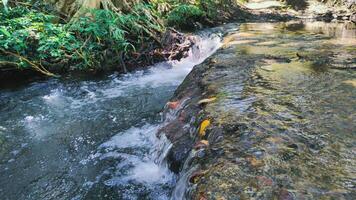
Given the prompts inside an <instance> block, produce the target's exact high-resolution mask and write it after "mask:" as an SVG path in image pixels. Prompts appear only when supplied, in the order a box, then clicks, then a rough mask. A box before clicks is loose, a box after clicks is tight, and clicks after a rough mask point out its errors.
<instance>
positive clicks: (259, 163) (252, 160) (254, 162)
mask: <svg viewBox="0 0 356 200" xmlns="http://www.w3.org/2000/svg"><path fill="white" fill-rule="evenodd" d="M247 160H248V161H249V162H250V164H251V165H252V166H253V167H262V166H263V165H264V163H263V161H262V160H258V159H256V158H255V157H248V158H247Z"/></svg>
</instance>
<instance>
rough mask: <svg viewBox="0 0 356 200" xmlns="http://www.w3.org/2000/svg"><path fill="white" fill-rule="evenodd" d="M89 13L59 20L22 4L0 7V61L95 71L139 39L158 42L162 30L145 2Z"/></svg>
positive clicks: (127, 51)
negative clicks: (120, 9)
mask: <svg viewBox="0 0 356 200" xmlns="http://www.w3.org/2000/svg"><path fill="white" fill-rule="evenodd" d="M89 12H90V13H91V16H86V17H80V18H79V19H77V20H75V21H72V22H71V23H69V24H63V23H58V21H59V19H58V18H57V17H56V16H54V15H51V14H44V13H42V12H39V11H37V10H34V9H29V8H26V7H16V8H13V9H11V10H9V12H3V11H1V14H0V20H1V21H0V49H1V50H2V55H1V52H0V60H6V61H12V62H15V63H16V64H17V66H18V67H20V68H27V67H33V65H31V64H29V63H28V62H25V61H24V59H23V58H27V59H28V60H31V63H34V64H36V65H42V64H43V63H47V64H49V65H48V66H53V65H55V64H60V65H63V66H62V67H64V66H71V68H72V69H97V68H99V67H100V66H101V63H103V62H105V61H106V60H108V55H111V59H112V61H113V62H115V61H116V62H117V61H119V59H124V58H123V56H125V55H127V54H128V53H130V52H133V51H135V49H136V47H138V46H140V45H141V43H144V42H148V41H152V39H153V41H155V40H157V41H158V39H157V38H156V36H155V35H157V34H158V33H161V32H163V31H164V27H163V25H161V23H160V22H159V21H158V20H157V16H155V15H154V14H153V12H152V11H151V7H149V6H147V5H142V4H139V5H136V6H135V7H134V8H133V10H132V12H131V13H129V14H119V13H116V12H113V11H109V10H91V11H89ZM7 52H8V53H7ZM14 54H15V55H14ZM16 55H17V56H16ZM115 58H116V59H115Z"/></svg>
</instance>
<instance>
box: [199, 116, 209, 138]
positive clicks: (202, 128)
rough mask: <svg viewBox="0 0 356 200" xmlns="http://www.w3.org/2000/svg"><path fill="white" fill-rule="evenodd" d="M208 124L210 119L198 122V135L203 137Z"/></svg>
mask: <svg viewBox="0 0 356 200" xmlns="http://www.w3.org/2000/svg"><path fill="white" fill-rule="evenodd" d="M209 125H210V120H208V119H206V120H204V121H203V122H202V123H201V124H200V129H199V136H200V137H204V136H205V130H206V128H208V126H209Z"/></svg>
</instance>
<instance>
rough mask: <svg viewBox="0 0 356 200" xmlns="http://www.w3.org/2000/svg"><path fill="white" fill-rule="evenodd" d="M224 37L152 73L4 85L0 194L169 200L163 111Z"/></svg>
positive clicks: (207, 37)
mask: <svg viewBox="0 0 356 200" xmlns="http://www.w3.org/2000/svg"><path fill="white" fill-rule="evenodd" d="M220 38H221V36H220V35H219V33H216V34H215V33H212V31H208V32H202V33H201V34H200V36H199V37H197V44H196V45H195V46H194V47H192V49H191V50H190V52H189V56H188V57H187V58H184V59H182V60H180V61H172V62H169V63H160V64H157V65H155V66H153V67H152V68H150V69H148V70H144V71H137V72H135V73H131V74H127V75H116V74H113V75H110V76H108V77H105V78H102V79H100V80H90V81H88V80H59V79H52V80H48V81H42V82H35V83H31V84H30V85H27V86H23V87H20V88H19V87H17V88H12V89H2V90H0V111H1V114H0V199H4V200H5V199H9V200H14V199H168V197H169V195H170V193H171V190H172V187H173V184H174V182H175V175H174V174H172V173H171V172H170V171H169V170H168V168H167V166H166V164H165V161H164V155H165V153H166V151H167V150H168V149H169V146H170V145H169V142H168V141H166V140H165V139H164V138H159V139H158V138H157V137H156V133H157V130H158V128H159V124H160V121H161V117H160V114H159V112H160V111H161V109H162V108H163V107H164V105H165V103H166V102H167V101H168V100H169V98H170V97H171V96H172V95H173V92H174V91H175V89H176V87H177V86H178V85H179V84H180V83H181V82H182V81H183V79H184V78H185V76H186V75H187V74H188V73H189V72H190V70H191V69H192V67H193V66H194V65H196V64H199V63H201V62H202V61H203V60H204V59H205V58H206V57H208V56H209V55H211V54H212V53H213V52H214V51H215V50H216V49H217V48H218V47H219V45H220V40H221V39H220Z"/></svg>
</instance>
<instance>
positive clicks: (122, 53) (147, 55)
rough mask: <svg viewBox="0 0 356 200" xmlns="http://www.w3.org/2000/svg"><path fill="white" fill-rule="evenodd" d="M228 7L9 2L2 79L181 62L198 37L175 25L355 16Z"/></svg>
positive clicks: (2, 33)
mask: <svg viewBox="0 0 356 200" xmlns="http://www.w3.org/2000/svg"><path fill="white" fill-rule="evenodd" d="M24 2H26V1H24ZM311 2H314V1H311ZM227 3H229V2H225V1H221V2H220V1H219V2H217V3H213V2H210V3H193V4H186V3H179V2H175V3H168V2H167V3H165V4H161V3H157V2H155V1H152V2H150V3H148V4H145V3H140V2H138V3H133V4H132V6H133V9H132V10H129V11H125V12H124V11H122V12H120V13H116V12H113V11H110V10H91V11H90V12H88V13H89V16H87V15H84V17H82V18H78V19H76V20H70V18H69V16H63V14H61V13H60V12H58V10H56V7H53V5H52V6H51V5H50V4H46V3H44V4H43V3H38V4H26V3H21V4H17V3H12V4H11V3H10V4H9V5H8V7H9V8H6V9H5V8H4V7H2V8H1V9H2V11H1V13H2V14H1V24H0V26H1V27H2V28H1V29H0V38H1V43H0V45H1V46H2V48H1V49H0V50H1V52H0V79H1V81H2V82H3V83H4V82H10V81H16V82H17V81H21V80H28V79H31V78H37V77H39V76H58V75H64V74H65V75H67V74H69V73H71V74H78V72H79V73H89V74H97V73H101V72H108V71H117V72H119V73H126V72H128V71H133V70H137V69H142V68H143V67H147V66H150V65H152V64H155V63H158V62H161V61H166V60H179V59H181V58H183V57H184V56H185V55H186V52H187V51H188V50H189V48H190V47H192V45H193V44H194V37H192V36H190V34H183V33H180V32H179V31H176V30H175V29H173V28H177V29H179V30H187V29H190V30H194V29H201V28H203V27H207V26H216V25H219V24H223V23H226V22H246V21H287V20H291V19H295V18H314V19H320V20H331V18H333V17H335V18H336V19H339V20H352V19H353V16H354V13H352V11H353V10H354V7H349V8H348V7H345V6H344V7H342V6H341V7H337V8H333V10H332V11H331V10H330V9H328V8H330V7H328V6H324V7H323V9H321V10H319V11H318V12H319V13H316V10H315V8H319V7H320V5H319V4H318V5H319V6H315V5H313V6H311V7H303V8H299V7H296V6H295V5H294V6H293V5H289V4H290V2H289V1H287V2H286V3H276V2H270V1H267V2H265V1H256V2H255V3H254V2H252V3H251V2H243V3H236V2H235V3H236V4H235V3H231V2H230V4H229V6H228V5H227ZM288 3H289V4H288ZM275 4H276V5H275ZM309 4H311V3H309ZM306 5H308V4H306ZM213 8H214V9H213ZM6 10H7V11H6ZM330 13H331V14H330ZM337 13H344V14H343V15H341V14H337ZM350 13H351V14H350ZM141 16H143V17H141ZM330 17H331V18H330ZM172 27H173V28H172Z"/></svg>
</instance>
